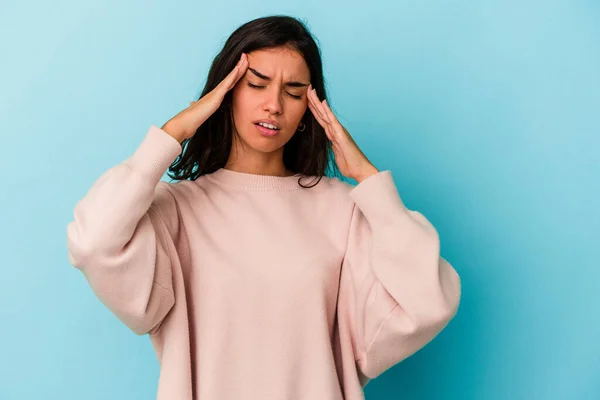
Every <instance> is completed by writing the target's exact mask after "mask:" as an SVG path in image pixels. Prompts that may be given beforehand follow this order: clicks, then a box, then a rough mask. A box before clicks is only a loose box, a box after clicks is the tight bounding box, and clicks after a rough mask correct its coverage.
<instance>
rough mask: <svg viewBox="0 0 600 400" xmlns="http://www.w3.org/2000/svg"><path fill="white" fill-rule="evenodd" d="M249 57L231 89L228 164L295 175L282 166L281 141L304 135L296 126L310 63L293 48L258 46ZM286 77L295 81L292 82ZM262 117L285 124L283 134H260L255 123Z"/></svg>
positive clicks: (302, 109)
mask: <svg viewBox="0 0 600 400" xmlns="http://www.w3.org/2000/svg"><path fill="white" fill-rule="evenodd" d="M247 57H248V68H247V69H246V71H245V73H244V76H243V77H242V78H241V79H240V80H239V81H238V83H237V84H236V86H235V87H234V88H233V93H232V101H233V104H232V106H233V120H234V124H235V129H236V134H234V139H233V144H232V148H231V152H230V155H229V160H228V161H227V164H226V166H225V168H228V169H231V170H235V171H240V172H249V173H253V174H261V175H277V176H287V175H292V174H293V173H292V172H290V171H287V170H286V169H285V167H284V165H283V146H284V145H285V144H286V143H287V142H288V141H289V140H290V139H291V138H292V137H293V136H294V134H302V132H296V129H297V128H298V125H299V124H300V121H301V119H302V117H303V116H304V114H305V112H306V109H307V103H308V100H307V96H306V94H307V90H308V86H309V84H310V72H309V70H308V66H307V65H306V62H305V61H304V58H303V57H302V56H301V55H300V54H298V53H297V52H296V51H294V50H291V49H289V48H277V49H267V50H258V51H255V52H251V53H248V54H247ZM258 75H263V76H267V77H269V78H270V79H263V78H261V77H259V76H258ZM287 82H297V85H296V86H288V85H286V83H287ZM250 85H254V86H256V87H251V86H250ZM299 85H303V86H299ZM297 86H299V87H297ZM294 96H296V97H298V98H296V97H294ZM259 119H270V120H274V121H276V123H277V125H278V126H279V127H280V128H281V130H280V131H279V134H278V135H277V136H275V137H264V136H262V135H261V134H260V132H259V131H258V129H257V128H256V126H255V125H254V121H256V120H259Z"/></svg>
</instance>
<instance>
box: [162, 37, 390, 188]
mask: <svg viewBox="0 0 600 400" xmlns="http://www.w3.org/2000/svg"><path fill="white" fill-rule="evenodd" d="M258 75H262V76H263V77H260V76H258ZM264 76H267V77H268V79H266V78H264ZM289 82H295V84H293V85H291V86H290V85H289ZM249 85H255V86H258V87H251V86H249ZM229 90H232V91H233V93H232V100H233V118H234V128H235V130H236V132H235V134H234V140H233V143H232V147H231V151H230V155H229V158H228V161H227V163H226V165H225V168H227V169H230V170H234V171H238V172H245V173H250V174H257V175H274V176H289V175H292V172H291V171H288V170H287V169H286V168H285V166H284V163H283V146H284V145H285V144H286V143H287V142H288V141H289V140H290V139H291V138H292V137H293V135H295V134H296V135H301V134H302V132H297V131H296V129H297V128H298V125H299V123H300V122H301V120H302V117H303V116H304V117H305V118H307V117H310V114H312V115H313V116H314V118H315V120H316V121H317V122H318V123H319V124H320V125H321V126H322V127H323V129H324V130H325V133H326V134H327V137H328V138H329V140H330V141H331V143H332V148H333V152H334V156H335V162H336V164H337V166H338V169H339V170H340V172H341V173H342V174H343V175H344V176H346V177H348V178H352V179H354V180H356V181H357V182H359V183H360V182H362V181H363V180H365V179H367V178H368V177H370V176H372V175H374V174H376V173H378V172H379V171H378V170H377V168H375V166H374V165H373V164H372V163H371V162H370V161H369V160H368V159H367V157H366V156H365V154H364V153H363V152H362V151H361V150H360V148H359V147H358V146H357V144H356V142H354V140H353V139H352V136H350V133H349V132H348V130H347V129H346V128H345V127H344V126H343V125H342V124H341V123H340V122H339V120H338V119H337V117H336V116H335V114H334V113H333V112H332V111H331V109H330V107H329V105H328V104H327V101H326V100H323V101H321V100H320V99H319V98H318V97H317V94H316V92H315V90H314V89H313V88H312V85H310V72H309V70H308V67H307V65H306V62H305V61H304V59H303V57H302V56H301V55H300V54H299V53H297V52H296V51H294V50H293V49H290V48H286V47H282V48H276V49H268V50H267V49H265V50H259V51H255V52H251V53H249V54H242V55H241V57H240V60H239V62H238V64H237V65H236V66H235V68H234V69H233V70H232V71H231V72H230V73H229V74H228V76H227V77H226V78H225V79H224V80H223V81H222V82H221V83H220V84H219V85H218V86H217V87H216V88H215V89H214V90H212V91H211V92H210V93H208V94H207V95H206V96H204V97H203V98H201V99H200V100H198V101H195V102H191V103H190V107H188V108H186V109H185V110H183V111H181V112H180V113H178V114H177V115H176V116H174V117H173V118H171V119H170V120H169V121H167V123H165V124H164V125H163V127H162V128H163V130H164V131H165V132H167V133H168V134H169V135H171V136H173V138H175V139H176V140H178V141H179V142H180V143H181V142H182V141H183V140H185V139H187V138H190V137H191V136H193V134H194V133H195V131H196V129H197V128H198V126H200V125H201V124H202V123H204V121H206V119H207V118H208V117H209V116H210V115H211V114H212V113H214V112H215V110H217V109H218V107H219V105H220V104H221V102H222V101H223V98H224V96H225V94H226V93H227V92H228V91H229ZM293 96H299V98H295V97H293ZM307 108H308V109H309V110H310V113H308V114H307V115H306V116H305V114H306V113H307V110H306V109H307ZM259 119H270V120H274V121H276V122H277V124H278V126H279V127H280V128H281V130H280V131H279V134H278V135H277V136H275V137H270V138H269V137H263V136H262V135H261V134H260V133H259V131H258V129H257V128H256V126H255V125H254V121H257V120H259Z"/></svg>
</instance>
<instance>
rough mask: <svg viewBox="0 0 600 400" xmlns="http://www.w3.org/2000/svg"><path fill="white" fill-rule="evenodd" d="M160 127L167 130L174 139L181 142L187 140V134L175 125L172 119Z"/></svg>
mask: <svg viewBox="0 0 600 400" xmlns="http://www.w3.org/2000/svg"><path fill="white" fill-rule="evenodd" d="M160 129H162V130H163V131H164V132H166V133H167V134H168V135H169V136H171V137H172V138H173V139H175V140H177V141H178V142H179V144H181V143H182V142H183V141H184V140H185V134H184V133H183V132H182V131H181V129H178V128H177V127H176V126H174V125H173V124H172V123H170V121H167V122H166V123H165V124H164V125H163V126H162V127H161V128H160Z"/></svg>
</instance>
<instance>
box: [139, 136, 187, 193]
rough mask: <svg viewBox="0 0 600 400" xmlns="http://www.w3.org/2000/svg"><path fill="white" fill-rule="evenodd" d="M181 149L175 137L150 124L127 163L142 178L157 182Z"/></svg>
mask: <svg viewBox="0 0 600 400" xmlns="http://www.w3.org/2000/svg"><path fill="white" fill-rule="evenodd" d="M182 150H183V149H182V147H181V144H180V143H179V142H178V141H177V140H176V139H175V138H173V137H172V136H171V135H169V134H168V133H166V132H165V131H163V130H162V129H160V128H158V127H156V126H154V125H152V126H150V129H149V130H148V132H147V133H146V136H145V137H144V139H143V140H142V142H141V143H140V145H139V146H138V148H137V149H136V150H135V152H134V153H133V155H132V156H131V157H130V159H129V165H131V167H132V168H133V169H134V170H135V171H136V172H137V173H139V174H140V175H142V176H143V177H144V178H147V179H148V180H150V181H151V182H152V183H155V184H157V183H158V181H160V178H162V176H163V175H164V173H165V172H166V171H167V169H168V168H169V166H170V165H171V164H172V163H173V161H174V160H175V158H177V156H179V155H180V154H181V152H182Z"/></svg>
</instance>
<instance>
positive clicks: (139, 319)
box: [67, 126, 182, 335]
mask: <svg viewBox="0 0 600 400" xmlns="http://www.w3.org/2000/svg"><path fill="white" fill-rule="evenodd" d="M181 150H182V149H181V145H180V144H179V142H177V140H175V139H174V138H172V137H171V136H169V135H168V134H167V133H166V132H164V131H163V130H161V129H159V128H157V127H156V126H151V127H150V129H149V130H148V132H147V134H146V136H145V138H144V139H143V141H142V142H141V144H140V146H139V147H138V148H137V149H136V151H135V152H134V153H133V154H132V156H130V157H129V158H128V159H126V160H125V161H123V162H122V163H120V164H118V165H116V166H113V167H112V168H110V169H108V170H107V171H105V172H104V173H103V174H102V175H101V176H100V177H99V178H98V179H97V180H96V182H95V183H94V184H93V185H92V187H91V188H90V189H89V191H88V192H87V194H86V195H85V196H84V197H83V198H82V199H81V200H80V201H79V202H78V203H77V204H76V205H75V208H74V213H73V215H74V218H73V220H72V221H71V222H69V224H68V226H67V248H68V256H69V261H70V262H71V264H72V265H73V266H74V267H76V268H78V269H79V270H80V271H81V272H82V273H83V274H84V276H85V278H86V279H87V281H88V283H89V284H90V286H91V288H92V290H93V291H94V293H95V294H96V295H97V296H98V298H99V299H100V300H101V301H102V303H104V305H105V306H107V307H108V308H109V309H110V311H111V312H112V313H113V314H115V315H116V316H117V317H118V318H119V319H120V320H121V321H122V322H123V323H124V324H125V325H127V326H128V327H129V328H130V329H131V330H132V331H133V332H135V333H136V334H138V335H142V334H145V333H148V332H150V331H151V330H152V329H157V328H158V325H159V323H160V322H161V321H162V320H163V318H164V317H165V316H166V315H167V313H168V312H169V310H170V309H171V307H172V306H173V305H174V302H175V297H174V293H173V284H172V278H171V266H172V264H173V263H174V262H178V260H177V254H176V252H175V247H174V241H175V240H176V236H177V235H178V231H179V224H178V217H177V211H176V205H175V200H174V198H173V195H172V194H171V192H170V191H169V189H168V187H169V184H168V183H166V182H161V181H160V179H161V177H162V175H163V174H164V173H165V172H166V170H167V168H168V167H169V165H170V164H171V163H172V162H173V160H174V159H175V158H176V156H177V155H179V154H180V153H181Z"/></svg>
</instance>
